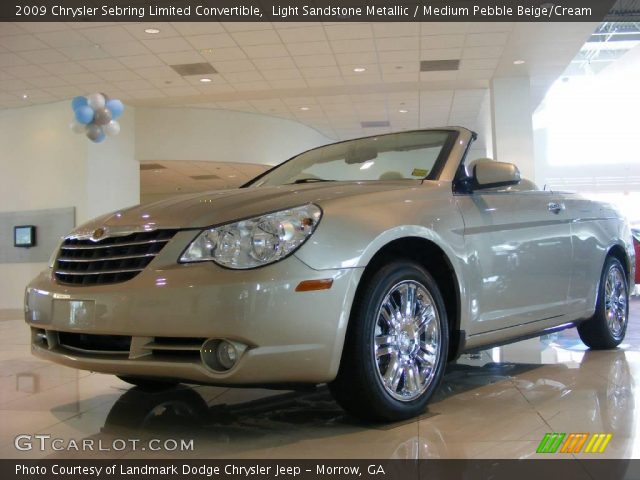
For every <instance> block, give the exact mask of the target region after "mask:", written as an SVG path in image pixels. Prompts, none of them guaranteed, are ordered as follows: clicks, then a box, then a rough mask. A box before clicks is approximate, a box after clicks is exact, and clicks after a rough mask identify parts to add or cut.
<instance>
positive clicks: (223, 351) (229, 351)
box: [216, 340, 238, 370]
mask: <svg viewBox="0 0 640 480" xmlns="http://www.w3.org/2000/svg"><path fill="white" fill-rule="evenodd" d="M216 358H217V359H218V362H220V365H222V366H223V367H224V368H226V369H227V370H229V369H230V368H231V367H233V366H234V365H235V364H236V360H237V359H238V352H237V351H236V347H235V346H234V345H233V344H231V343H229V342H227V341H224V340H223V341H222V342H220V345H218V348H217V350H216Z"/></svg>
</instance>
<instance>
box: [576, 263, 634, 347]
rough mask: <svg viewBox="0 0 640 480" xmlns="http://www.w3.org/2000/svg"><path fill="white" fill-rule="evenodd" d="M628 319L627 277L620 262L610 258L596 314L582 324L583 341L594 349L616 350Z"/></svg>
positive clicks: (579, 327) (603, 275)
mask: <svg viewBox="0 0 640 480" xmlns="http://www.w3.org/2000/svg"><path fill="white" fill-rule="evenodd" d="M628 317H629V288H628V283H627V274H626V272H625V270H624V267H623V266H622V263H620V260H618V259H617V258H615V257H612V256H609V257H607V260H606V261H605V264H604V269H603V270H602V277H601V278H600V285H599V288H598V300H597V302H596V312H595V314H594V315H593V317H591V318H590V319H589V320H587V321H585V322H583V323H581V324H580V325H578V333H579V334H580V339H581V340H582V341H583V342H584V344H585V345H587V346H588V347H589V348H592V349H594V350H606V349H611V348H615V347H617V346H618V345H620V343H621V342H622V340H623V339H624V335H625V333H626V331H627V320H628Z"/></svg>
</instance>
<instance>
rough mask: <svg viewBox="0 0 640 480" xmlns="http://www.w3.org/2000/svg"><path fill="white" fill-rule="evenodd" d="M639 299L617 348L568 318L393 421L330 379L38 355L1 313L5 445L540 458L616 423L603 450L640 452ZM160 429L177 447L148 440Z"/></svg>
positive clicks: (8, 451) (3, 453)
mask: <svg viewBox="0 0 640 480" xmlns="http://www.w3.org/2000/svg"><path fill="white" fill-rule="evenodd" d="M631 310H632V312H631V315H630V326H629V330H628V332H627V338H626V341H625V343H624V344H623V345H622V347H621V348H620V349H618V350H615V351H607V352H589V351H586V350H585V347H584V345H583V344H582V343H581V342H580V340H579V338H578V336H577V334H576V332H575V330H568V331H565V332H561V333H559V334H554V335H551V336H547V337H545V338H542V339H533V340H528V341H524V342H520V343H517V344H513V345H508V346H505V347H502V348H496V349H491V350H487V351H485V352H482V353H481V354H478V355H475V356H465V357H463V358H462V359H461V360H460V361H459V362H458V363H456V364H453V365H451V366H450V367H449V369H448V372H447V374H446V377H445V379H444V382H443V384H442V387H441V389H440V392H439V394H438V395H437V397H436V399H435V400H434V401H433V402H432V404H431V405H430V407H429V410H428V411H427V412H425V414H424V415H422V416H421V417H420V418H418V419H415V420H412V421H408V422H404V423H401V424H394V425H385V426H379V425H375V426H370V425H362V424H358V423H357V422H354V421H353V420H351V419H349V418H348V417H346V416H345V415H344V414H343V413H342V411H341V410H340V408H339V407H338V406H337V405H336V404H335V403H334V402H333V401H332V400H331V397H330V396H329V394H328V392H327V391H326V389H324V388H320V389H317V390H315V391H309V392H302V393H301V392H293V393H292V392H277V391H266V390H253V389H252V390H248V389H246V390H239V389H238V390H231V389H225V388H216V387H195V388H189V387H182V388H179V389H175V390H172V391H169V392H165V393H155V394H154V393H144V392H141V391H138V390H137V389H131V388H129V386H128V385H127V384H125V383H123V382H121V381H120V380H118V379H117V378H115V377H112V376H108V375H100V374H91V373H88V372H79V371H75V370H72V369H69V368H65V367H61V366H57V365H53V364H48V363H45V362H42V361H40V360H37V359H35V358H33V357H31V356H30V354H29V346H28V329H27V327H26V326H25V325H24V323H23V322H22V321H21V320H19V319H17V318H11V317H16V316H17V315H10V316H9V318H5V319H2V318H1V317H0V333H1V335H0V431H1V432H2V435H1V436H0V457H4V458H7V457H9V458H29V457H56V458H58V457H73V458H85V457H89V456H91V457H98V458H107V457H114V458H123V457H124V458H142V457H157V458H161V457H163V456H164V457H171V458H175V457H178V456H180V457H185V458H214V457H225V458H242V457H246V458H306V457H310V458H318V457H319V458H435V457H443V458H529V457H535V456H542V457H545V456H544V455H537V454H536V453H535V450H536V448H537V446H538V444H539V442H540V440H541V439H542V437H543V435H544V434H545V433H546V432H553V431H556V432H558V431H559V432H611V433H613V440H612V441H611V443H610V444H609V446H608V448H607V450H606V452H605V454H604V455H600V456H599V458H602V457H603V456H606V457H615V458H621V457H623V458H628V457H633V458H640V434H639V433H638V432H639V431H638V426H640V418H638V417H637V416H636V411H637V410H636V406H637V405H638V404H639V403H640V394H639V393H637V390H636V385H635V382H634V377H635V374H636V373H639V372H640V301H639V300H634V301H633V303H632V308H631ZM19 434H27V435H35V434H44V435H50V436H51V438H52V439H53V438H57V439H62V440H60V441H59V443H58V444H57V446H61V445H68V444H69V443H68V442H70V441H75V442H78V443H80V444H81V443H82V441H83V440H89V441H93V442H94V443H93V445H94V447H93V448H94V450H93V452H91V451H88V452H84V453H78V452H76V451H75V450H73V442H72V446H71V448H72V450H64V451H53V450H52V449H51V448H50V444H49V440H48V439H47V440H45V442H46V448H45V449H44V451H40V449H39V445H38V443H39V441H35V440H34V438H35V437H32V440H33V442H32V443H33V445H34V448H33V449H31V450H28V451H20V450H17V449H16V448H15V446H14V439H15V437H16V436H17V435H19ZM152 438H153V439H160V440H161V441H160V442H155V443H154V444H153V445H154V447H155V448H158V447H160V446H162V445H163V442H165V441H166V440H168V443H167V444H166V446H167V448H168V449H170V450H172V451H167V450H164V451H150V449H149V448H145V447H143V446H144V445H151V444H149V443H147V442H148V440H149V439H152ZM132 439H133V440H134V441H135V439H140V442H139V443H138V444H137V445H136V449H135V450H134V449H133V448H131V445H132V443H131V442H132ZM180 439H184V440H186V443H187V445H188V444H189V440H191V439H193V450H187V451H180V448H179V445H180ZM174 440H175V441H176V442H175V443H174ZM176 443H177V445H178V449H177V450H175V449H174V447H175V445H176ZM123 444H124V447H125V448H124V449H122V448H123ZM21 445H22V446H23V447H25V446H26V444H24V443H23V444H21ZM98 448H101V449H103V451H100V450H97V449H98ZM143 448H145V449H144V450H143ZM108 449H110V451H109V450H108ZM580 456H581V457H586V456H588V455H585V454H580ZM546 458H549V457H548V456H546ZM556 458H557V457H556Z"/></svg>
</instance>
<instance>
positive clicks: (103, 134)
mask: <svg viewBox="0 0 640 480" xmlns="http://www.w3.org/2000/svg"><path fill="white" fill-rule="evenodd" d="M105 138H107V135H106V134H105V133H104V132H103V133H101V134H100V135H98V137H97V138H96V139H95V140H94V141H93V142H94V143H102V142H104V139H105Z"/></svg>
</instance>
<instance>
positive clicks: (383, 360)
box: [329, 261, 449, 421]
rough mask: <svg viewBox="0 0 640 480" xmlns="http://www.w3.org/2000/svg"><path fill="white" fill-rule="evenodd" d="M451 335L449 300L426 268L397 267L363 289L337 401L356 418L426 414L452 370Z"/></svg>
mask: <svg viewBox="0 0 640 480" xmlns="http://www.w3.org/2000/svg"><path fill="white" fill-rule="evenodd" d="M448 344H449V329H448V324H447V316H446V311H445V308H444V302H443V300H442V295H441V294H440V291H439V289H438V286H437V285H436V283H435V281H434V280H433V278H432V277H431V276H430V275H429V273H428V272H427V271H425V270H424V269H423V268H422V267H421V266H419V265H417V264H415V263H413V262H410V261H396V262H393V263H390V264H388V265H385V266H383V267H382V268H381V269H380V270H379V271H378V272H376V273H375V274H374V275H373V276H372V277H371V278H370V279H369V280H368V281H367V283H366V284H365V285H364V286H363V290H362V292H361V294H359V296H358V299H357V300H356V302H355V303H354V310H353V312H352V316H351V323H350V326H349V331H348V334H347V338H346V340H345V345H344V349H343V356H342V361H341V364H340V370H339V372H338V376H337V378H336V379H335V380H334V381H333V382H332V383H331V384H330V385H329V387H330V389H331V392H332V394H333V395H334V397H335V398H336V400H337V401H338V403H340V405H341V406H342V407H343V408H344V409H345V410H347V412H349V413H350V414H351V415H353V416H356V417H359V418H362V419H365V420H374V421H397V420H402V419H405V418H409V417H413V416H415V415H418V414H420V413H421V412H423V411H424V409H425V407H426V405H427V402H428V401H429V399H430V398H431V396H432V395H433V393H434V391H435V389H436V388H437V386H438V384H439V382H440V380H441V378H442V374H443V371H444V367H445V363H446V358H447V347H448Z"/></svg>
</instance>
